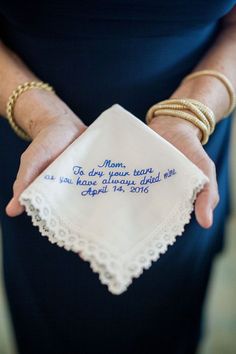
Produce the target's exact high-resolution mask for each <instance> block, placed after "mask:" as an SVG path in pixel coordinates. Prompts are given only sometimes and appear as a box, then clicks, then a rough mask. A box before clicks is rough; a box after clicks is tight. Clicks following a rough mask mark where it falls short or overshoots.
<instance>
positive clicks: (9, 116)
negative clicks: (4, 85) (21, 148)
mask: <svg viewBox="0 0 236 354" xmlns="http://www.w3.org/2000/svg"><path fill="white" fill-rule="evenodd" d="M32 88H41V89H44V90H47V91H51V92H55V91H54V89H53V87H52V86H50V85H49V84H48V83H45V82H42V81H39V82H36V81H31V82H25V83H23V84H21V85H19V86H17V88H16V89H15V90H14V91H13V92H12V94H11V96H10V97H9V99H8V101H7V105H6V118H7V120H8V122H9V124H10V126H11V127H12V129H13V130H14V131H15V133H16V134H17V135H18V136H19V137H20V138H22V139H24V140H26V141H30V140H32V139H31V137H30V136H29V135H28V134H27V133H26V132H25V131H24V130H23V129H22V128H20V127H19V126H18V125H17V124H16V122H15V120H14V117H13V110H14V106H15V104H16V100H17V99H18V97H19V96H20V95H21V94H22V93H23V92H25V91H27V90H30V89H32Z"/></svg>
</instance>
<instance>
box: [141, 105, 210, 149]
mask: <svg viewBox="0 0 236 354" xmlns="http://www.w3.org/2000/svg"><path fill="white" fill-rule="evenodd" d="M186 110H187V111H190V112H191V113H193V114H190V113H189V112H186ZM158 115H164V116H165V115H168V116H175V117H180V118H183V119H186V120H188V121H190V122H191V123H193V124H194V125H195V126H197V127H198V128H199V129H200V130H201V132H202V139H201V143H202V145H205V144H206V143H207V141H208V139H209V136H210V134H212V133H213V131H214V129H215V124H216V123H215V115H214V113H213V111H212V110H211V109H210V108H209V107H207V106H206V105H204V104H203V103H201V102H199V101H197V100H195V99H190V98H180V99H177V98H176V99H175V98H173V99H168V100H164V101H161V102H158V103H156V104H154V105H153V106H151V107H150V108H149V110H148V111H147V114H146V122H147V124H150V122H151V120H152V119H153V118H154V117H157V116H158Z"/></svg>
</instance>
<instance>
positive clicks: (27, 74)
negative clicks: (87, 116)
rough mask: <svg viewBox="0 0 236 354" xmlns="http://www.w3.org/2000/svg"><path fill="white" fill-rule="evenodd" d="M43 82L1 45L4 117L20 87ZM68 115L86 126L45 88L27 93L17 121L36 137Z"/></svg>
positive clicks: (20, 100) (0, 91) (0, 109)
mask: <svg viewBox="0 0 236 354" xmlns="http://www.w3.org/2000/svg"><path fill="white" fill-rule="evenodd" d="M39 80H40V79H39V78H38V77H37V76H36V75H35V74H34V73H33V72H32V71H30V69H29V68H28V67H27V66H26V65H25V64H24V63H23V61H22V60H21V59H20V58H19V57H18V56H17V55H16V54H15V53H14V52H12V51H11V50H10V49H9V48H7V47H6V46H5V44H3V43H2V42H0V115H2V116H5V115H6V103H7V100H8V98H9V96H10V95H11V94H12V92H13V90H14V89H15V88H16V87H17V86H18V85H19V84H22V83H24V82H27V81H39ZM49 84H50V82H49ZM67 114H70V118H71V117H72V119H75V121H76V122H77V123H81V125H83V123H82V122H81V121H80V120H79V119H78V117H77V116H75V114H74V113H73V112H72V111H71V110H70V109H69V107H68V106H67V105H66V104H65V103H64V102H63V101H62V100H61V99H60V98H59V97H58V96H57V95H56V94H55V93H52V92H48V91H45V90H42V89H32V90H29V91H26V92H24V93H23V94H22V95H20V97H19V98H18V99H17V102H16V104H15V107H14V118H15V121H16V122H17V124H18V125H19V126H20V127H21V128H22V129H24V130H25V131H26V132H27V133H28V134H29V135H31V136H32V135H35V134H36V132H37V127H38V126H39V125H41V124H43V123H44V121H45V122H46V120H47V119H52V118H55V116H58V117H62V116H65V115H67Z"/></svg>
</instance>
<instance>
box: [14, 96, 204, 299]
mask: <svg viewBox="0 0 236 354" xmlns="http://www.w3.org/2000/svg"><path fill="white" fill-rule="evenodd" d="M206 182H208V178H207V177H206V176H205V174H204V173H203V172H202V171H201V170H200V169H199V168H198V167H197V166H195V165H194V164H193V163H192V162H191V161H190V160H189V159H188V158H187V157H185V156H184V155H183V154H182V153H181V152H180V151H179V150H177V149H176V148H175V147H174V146H172V145H171V144H170V143H169V142H168V141H166V140H165V139H164V138H162V137H161V136H160V135H158V134H157V133H156V132H154V131H153V130H152V129H151V128H149V127H148V126H147V125H146V124H145V123H143V122H142V121H141V120H140V119H138V118H137V117H136V116H134V115H133V114H132V113H130V112H129V111H127V110H126V109H125V108H123V107H122V106H121V105H119V104H118V103H116V104H113V105H112V106H111V107H109V108H108V109H106V110H105V111H104V112H102V113H101V114H100V115H99V117H98V118H97V119H96V120H95V121H94V122H93V123H92V124H91V125H90V126H89V127H88V128H87V129H86V130H85V131H84V132H83V133H82V135H80V137H78V138H77V139H76V140H75V141H74V142H73V143H72V144H70V145H69V146H68V147H67V148H66V149H65V150H64V151H63V152H62V153H61V154H60V155H59V156H58V157H57V158H56V159H55V160H54V161H53V162H52V163H51V164H50V165H49V166H48V167H47V168H46V169H45V170H44V171H43V172H42V173H41V174H40V175H39V176H38V177H37V178H36V179H35V180H34V181H33V182H32V183H31V184H30V185H29V186H28V187H27V188H26V189H25V190H24V191H23V192H22V193H21V195H20V197H19V201H20V203H21V205H24V206H25V210H26V212H27V214H28V215H30V216H31V217H32V222H33V224H34V225H35V226H38V227H39V231H40V233H41V234H42V235H44V236H47V237H48V239H49V241H51V242H52V243H55V244H57V245H58V246H60V247H64V248H65V249H66V250H68V251H69V250H71V251H74V252H75V253H77V254H78V255H79V256H80V257H81V258H82V259H83V260H86V261H89V263H90V266H91V268H92V270H93V271H94V272H97V273H98V274H99V279H100V281H101V283H102V284H106V285H107V286H108V289H109V291H110V292H111V293H113V294H117V295H118V294H121V293H122V292H124V291H125V290H126V289H127V287H128V286H129V285H130V284H131V282H132V280H133V278H138V277H139V276H140V274H142V273H143V270H144V269H148V268H149V267H150V266H151V264H152V261H156V260H157V259H158V258H159V257H160V255H161V254H163V253H165V252H166V251H167V249H168V246H169V245H173V243H174V242H175V240H176V236H177V235H181V234H182V233H183V231H184V225H185V224H186V223H188V222H189V221H190V218H191V212H192V211H193V205H194V201H195V198H196V195H197V193H198V192H199V191H200V190H201V189H202V188H203V186H204V184H205V183H206Z"/></svg>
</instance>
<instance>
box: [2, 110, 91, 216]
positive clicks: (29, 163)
mask: <svg viewBox="0 0 236 354" xmlns="http://www.w3.org/2000/svg"><path fill="white" fill-rule="evenodd" d="M64 113H65V112H64ZM86 129H87V127H86V126H85V125H84V124H83V123H82V122H81V121H80V120H79V119H78V118H77V117H76V116H75V114H74V113H73V112H72V111H70V110H69V109H68V110H66V114H61V115H58V113H57V114H56V115H50V117H48V118H47V117H44V118H43V119H42V120H40V121H38V123H37V125H36V124H34V129H31V136H32V138H33V141H32V143H31V144H30V145H29V146H28V148H27V149H26V150H25V151H24V153H23V154H22V155H21V159H20V167H19V170H18V173H17V176H16V180H15V182H14V184H13V198H12V199H11V201H10V202H9V204H8V205H7V207H6V213H7V215H8V216H17V215H20V214H21V213H22V212H23V211H24V207H23V206H21V205H20V203H19V201H18V197H19V196H20V194H21V193H22V192H23V190H24V189H25V188H26V187H27V186H28V185H29V184H30V183H31V182H32V181H33V180H34V179H35V178H36V177H37V176H38V175H39V174H40V173H41V172H42V171H43V170H44V169H45V168H46V167H47V166H48V165H49V164H50V163H51V162H52V161H53V160H55V159H56V157H57V156H58V155H59V154H60V153H61V152H62V151H63V150H65V148H66V147H67V146H68V145H69V144H71V143H72V142H73V141H74V140H75V139H76V138H77V137H78V136H80V134H82V133H83V132H84V131H85V130H86Z"/></svg>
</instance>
